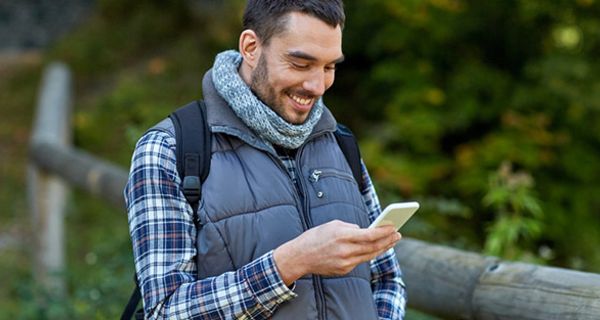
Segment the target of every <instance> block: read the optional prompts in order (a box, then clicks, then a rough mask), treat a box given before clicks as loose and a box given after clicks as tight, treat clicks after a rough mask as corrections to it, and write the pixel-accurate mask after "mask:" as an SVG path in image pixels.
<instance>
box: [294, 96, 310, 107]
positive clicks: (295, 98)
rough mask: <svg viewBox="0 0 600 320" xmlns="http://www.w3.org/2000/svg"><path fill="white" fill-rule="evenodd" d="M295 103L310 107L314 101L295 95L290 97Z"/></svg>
mask: <svg viewBox="0 0 600 320" xmlns="http://www.w3.org/2000/svg"><path fill="white" fill-rule="evenodd" d="M289 96H290V98H292V99H293V100H294V101H296V102H298V103H299V104H301V105H308V104H310V103H311V102H312V100H313V99H304V98H300V97H297V96H294V95H289Z"/></svg>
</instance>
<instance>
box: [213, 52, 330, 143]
mask: <svg viewBox="0 0 600 320" xmlns="http://www.w3.org/2000/svg"><path fill="white" fill-rule="evenodd" d="M241 62H242V56H241V55H240V54H239V53H238V52H237V51H234V50H229V51H224V52H221V53H219V54H218V55H217V57H216V58H215V63H214V65H213V68H212V80H213V83H214V85H215V88H216V89H217V92H219V94H220V95H221V97H223V99H225V101H227V103H228V104H229V106H230V107H231V109H233V112H234V113H235V114H236V115H237V116H238V117H239V118H240V119H241V120H242V121H243V122H244V123H245V124H246V125H247V126H248V127H249V128H250V129H251V130H253V131H254V132H255V133H256V134H257V135H258V136H259V137H261V138H262V139H263V140H265V141H266V142H267V143H269V144H273V145H278V146H282V147H284V148H287V149H297V148H298V147H300V146H301V145H302V144H303V143H304V141H305V140H306V138H308V135H309V134H310V133H311V132H312V130H313V128H314V126H315V125H316V124H317V122H318V121H319V119H320V118H321V115H322V114H323V101H322V99H321V98H319V100H318V101H316V102H315V105H314V106H313V108H312V110H311V111H310V114H309V115H308V117H307V119H306V121H305V122H304V123H303V124H299V125H294V124H291V123H289V122H287V121H285V120H284V119H283V118H281V117H280V116H279V115H278V114H277V113H275V112H274V111H273V110H272V109H271V108H269V107H268V106H267V105H265V104H264V103H263V102H262V101H261V100H260V99H258V98H257V97H256V96H255V95H254V93H253V92H252V91H251V90H250V87H249V86H248V85H247V84H246V82H244V80H243V79H242V78H241V76H240V74H239V73H238V68H239V66H240V64H241Z"/></svg>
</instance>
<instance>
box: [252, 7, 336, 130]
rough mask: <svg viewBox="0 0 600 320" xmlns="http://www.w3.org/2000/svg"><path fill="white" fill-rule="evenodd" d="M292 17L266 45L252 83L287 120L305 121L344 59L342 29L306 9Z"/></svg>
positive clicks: (255, 90)
mask: <svg viewBox="0 0 600 320" xmlns="http://www.w3.org/2000/svg"><path fill="white" fill-rule="evenodd" d="M288 18H289V20H288V23H287V26H286V30H285V31H282V32H280V33H278V34H276V35H274V36H273V37H272V38H271V40H270V42H269V44H268V45H267V46H263V47H262V50H261V51H260V57H259V60H258V63H257V65H256V67H255V68H254V70H252V73H251V79H250V80H251V81H250V82H251V83H250V87H251V88H252V90H253V91H254V93H255V94H256V95H257V96H258V97H259V98H260V99H261V100H262V101H263V102H264V103H265V104H267V105H268V106H269V107H271V109H273V111H275V112H276V113H277V114H279V116H281V117H282V118H283V119H284V120H286V121H287V122H289V123H293V124H301V123H304V121H305V120H306V118H307V117H308V114H309V113H310V110H311V109H312V107H313V106H314V104H315V102H316V101H317V100H318V99H319V98H320V97H321V96H322V95H323V94H324V93H325V91H326V90H327V89H329V87H331V85H332V84H333V80H334V77H335V65H336V63H339V62H341V61H342V60H343V54H342V30H341V28H340V27H339V26H337V27H336V28H333V27H331V26H329V25H327V24H326V23H324V22H323V21H321V20H319V19H317V18H314V17H312V16H309V15H306V14H302V13H290V14H289V16H288Z"/></svg>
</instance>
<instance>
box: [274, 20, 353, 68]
mask: <svg viewBox="0 0 600 320" xmlns="http://www.w3.org/2000/svg"><path fill="white" fill-rule="evenodd" d="M286 18H287V22H286V24H285V30H284V31H282V32H279V33H277V34H275V35H274V36H273V38H271V41H270V44H269V46H270V47H272V49H274V50H277V51H284V52H283V53H285V52H292V51H295V52H304V53H306V54H308V55H311V56H313V57H317V58H318V59H319V60H321V59H322V60H323V61H327V62H329V61H333V60H336V59H338V58H340V57H341V56H342V29H341V27H340V26H339V25H338V26H336V27H335V28H334V27H332V26H330V25H328V24H327V23H325V22H323V21H321V20H319V19H318V18H315V17H313V16H310V15H308V14H304V13H297V12H293V13H289V14H288V15H287V17H286Z"/></svg>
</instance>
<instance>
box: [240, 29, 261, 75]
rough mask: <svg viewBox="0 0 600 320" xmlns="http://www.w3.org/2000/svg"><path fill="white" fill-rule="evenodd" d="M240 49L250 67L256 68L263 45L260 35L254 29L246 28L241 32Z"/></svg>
mask: <svg viewBox="0 0 600 320" xmlns="http://www.w3.org/2000/svg"><path fill="white" fill-rule="evenodd" d="M239 51H240V54H241V55H242V58H243V59H244V63H246V64H247V65H248V66H249V67H250V68H252V69H254V68H255V67H256V65H257V63H258V59H259V58H260V51H261V45H260V41H259V39H258V36H257V35H256V33H255V32H254V31H253V30H249V29H248V30H244V31H243V32H242V33H241V34H240V43H239Z"/></svg>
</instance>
